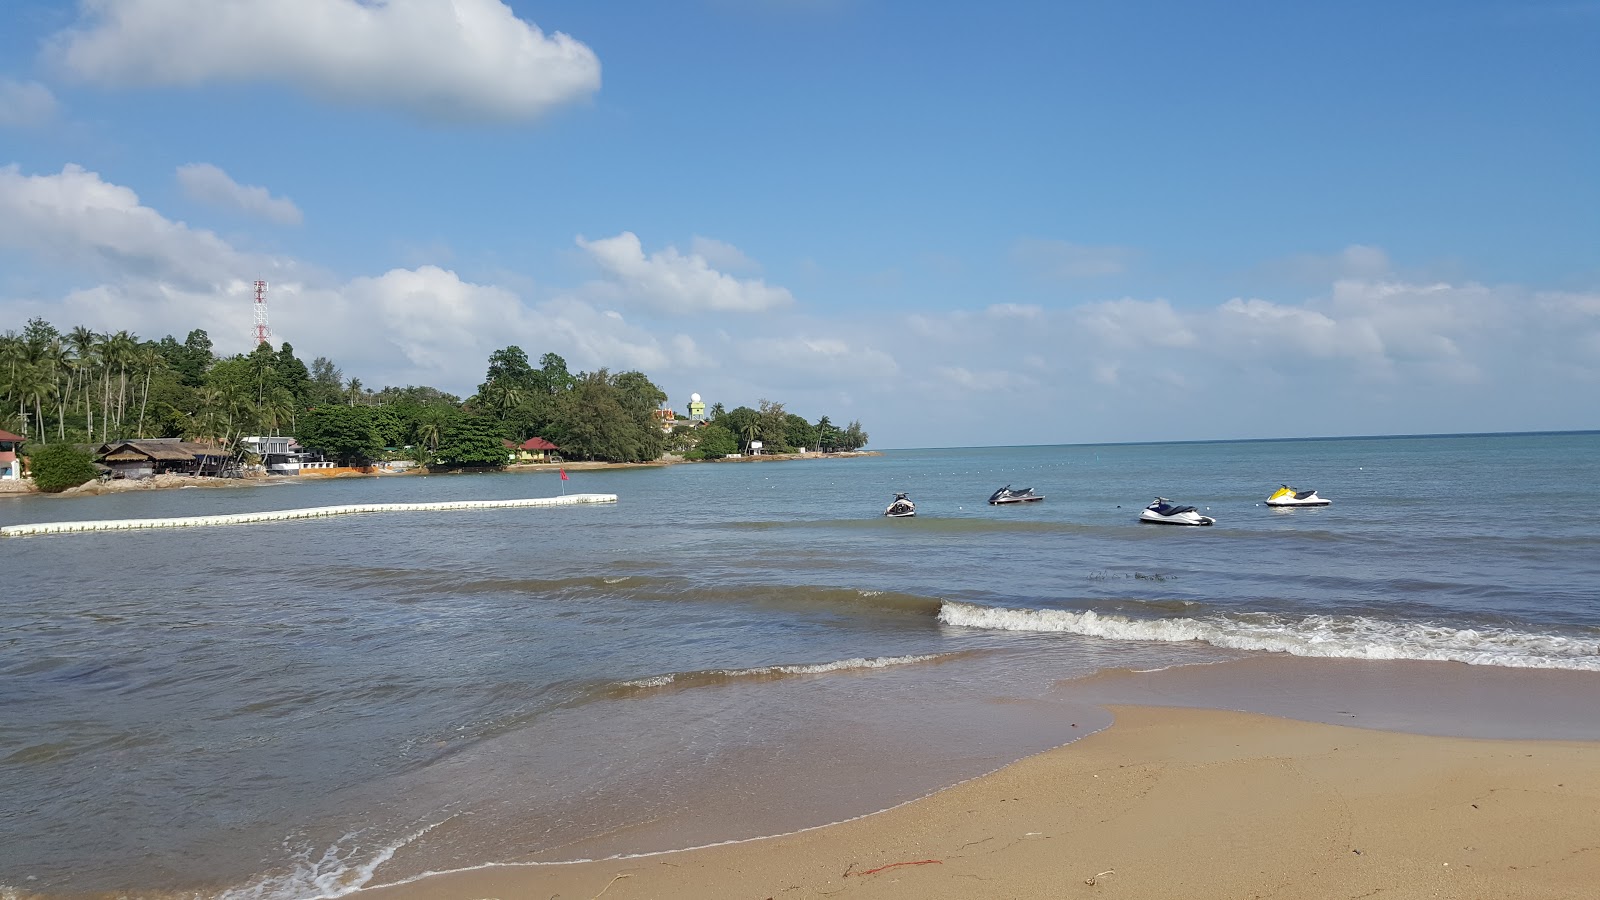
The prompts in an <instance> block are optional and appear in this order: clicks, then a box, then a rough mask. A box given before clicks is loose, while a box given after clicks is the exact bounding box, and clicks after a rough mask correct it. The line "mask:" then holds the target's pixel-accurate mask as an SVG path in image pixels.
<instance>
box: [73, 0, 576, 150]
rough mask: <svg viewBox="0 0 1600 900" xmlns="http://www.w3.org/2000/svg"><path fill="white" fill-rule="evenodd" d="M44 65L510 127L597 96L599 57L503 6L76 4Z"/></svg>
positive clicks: (429, 2)
mask: <svg viewBox="0 0 1600 900" xmlns="http://www.w3.org/2000/svg"><path fill="white" fill-rule="evenodd" d="M81 6H82V21H81V22H80V24H79V25H78V26H77V27H75V28H71V29H68V30H66V31H63V32H61V33H59V34H57V35H55V36H54V38H53V39H52V40H51V41H50V42H49V44H48V46H47V49H46V56H47V58H48V59H49V60H50V61H51V62H53V63H54V64H56V65H57V66H59V67H60V68H61V69H62V70H63V71H65V72H66V73H67V74H69V75H71V76H73V77H76V78H78V79H80V80H82V81H84V82H87V83H89V84H94V85H99V86H101V87H108V88H123V87H192V86H197V85H204V84H210V83H214V82H236V83H241V82H252V83H275V84H286V85H291V86H293V87H296V88H299V89H300V90H303V91H305V92H306V93H308V94H310V95H312V96H315V97H319V98H322V99H325V100H328V101H332V102H335V103H341V104H347V105H371V106H378V107H383V108H388V109H393V110H399V111H402V112H406V113H409V114H412V115H415V116H418V117H421V118H424V119H430V120H442V121H467V122H518V121H527V120H531V119H535V118H538V117H539V116H541V115H544V114H545V113H547V112H549V111H550V110H552V109H554V108H556V107H558V106H562V105H564V104H567V103H572V102H574V101H577V100H581V99H583V98H586V97H588V96H590V95H592V94H593V93H594V92H595V91H597V90H599V88H600V61H599V59H598V58H597V57H596V56H595V54H594V51H593V50H591V49H589V48H588V47H587V46H585V45H584V44H583V43H581V42H579V41H577V40H575V39H574V38H572V37H569V36H568V35H565V34H562V33H560V32H556V33H554V34H550V35H546V34H545V33H544V32H543V31H541V30H540V29H539V28H538V27H537V26H535V25H533V24H532V23H530V22H526V21H523V20H521V19H519V18H517V16H516V14H515V13H514V12H513V11H512V10H511V8H510V7H508V6H507V5H506V4H505V3H504V2H502V0H370V2H359V0H227V2H220V0H81Z"/></svg>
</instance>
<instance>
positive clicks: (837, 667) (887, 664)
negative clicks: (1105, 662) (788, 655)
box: [606, 653, 968, 698]
mask: <svg viewBox="0 0 1600 900" xmlns="http://www.w3.org/2000/svg"><path fill="white" fill-rule="evenodd" d="M966 655H968V654H967V653H930V654H925V655H921V656H876V657H859V656H858V657H855V658H852V659H841V660H836V661H834V662H825V663H796V664H790V665H776V666H757V667H754V668H749V669H705V670H701V671H696V672H669V673H667V674H665V675H653V676H651V677H649V678H639V679H635V680H633V681H624V682H621V683H620V684H616V685H612V686H611V688H610V689H609V690H608V691H607V692H606V695H607V696H608V697H611V698H621V697H627V696H634V695H638V694H644V693H650V692H654V691H658V690H662V689H682V688H692V687H707V686H710V685H717V684H728V683H730V682H735V681H773V680H777V679H780V678H791V677H794V676H798V675H826V674H829V673H831V672H847V671H859V670H869V669H888V668H892V667H894V666H909V665H915V664H917V663H925V662H939V661H944V660H950V659H955V658H957V657H960V656H966Z"/></svg>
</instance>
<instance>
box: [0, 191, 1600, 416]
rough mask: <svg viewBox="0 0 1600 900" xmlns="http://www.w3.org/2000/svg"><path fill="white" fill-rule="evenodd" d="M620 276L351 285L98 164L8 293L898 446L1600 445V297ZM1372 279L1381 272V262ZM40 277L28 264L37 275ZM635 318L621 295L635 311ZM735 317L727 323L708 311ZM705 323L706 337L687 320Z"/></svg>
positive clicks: (683, 269) (681, 262) (6, 303)
mask: <svg viewBox="0 0 1600 900" xmlns="http://www.w3.org/2000/svg"><path fill="white" fill-rule="evenodd" d="M578 245H579V247H581V248H583V249H584V250H585V251H587V252H588V253H589V255H590V258H591V259H592V260H593V262H594V263H595V265H596V266H598V267H599V268H600V269H601V271H602V272H604V273H605V274H606V275H607V278H606V279H605V280H604V281H602V282H599V283H598V284H595V283H591V284H586V285H580V286H577V287H573V288H569V289H561V288H556V289H553V290H551V291H547V292H546V293H545V294H544V295H542V296H538V297H531V296H527V295H526V293H525V292H522V291H518V290H514V289H512V288H509V287H507V286H505V285H503V284H494V283H485V282H484V281H482V280H481V279H473V278H470V277H464V276H463V275H462V274H460V273H457V272H455V271H452V270H450V269H447V268H444V267H441V266H438V265H428V264H420V265H417V266H415V267H411V268H393V269H389V270H388V271H384V272H381V273H378V274H360V273H357V274H354V275H332V274H328V273H326V272H323V271H321V270H320V269H319V268H317V267H316V266H314V265H311V264H308V263H306V262H304V261H300V260H296V259H290V258H282V257H276V256H271V255H268V254H264V253H259V252H254V251H251V250H249V249H247V248H240V247H236V246H234V245H233V244H231V243H229V242H228V241H227V240H224V239H223V238H221V237H219V236H218V235H217V234H215V233H213V232H211V231H209V230H206V229H203V228H197V227H193V226H190V225H188V224H186V223H183V222H178V221H175V220H172V219H170V218H168V217H166V216H164V215H163V214H161V213H160V212H158V211H157V210H155V209H153V208H151V207H149V206H146V205H144V203H143V202H141V200H140V198H139V196H138V195H137V194H136V193H135V192H134V191H133V190H132V189H130V188H128V187H125V186H122V185H118V184H115V183H112V182H109V181H107V180H105V179H103V178H102V177H101V176H99V175H98V174H96V173H93V172H89V171H87V170H85V169H83V168H81V167H79V166H72V165H69V166H66V167H65V168H63V169H62V170H61V171H60V172H56V173H48V174H40V175H31V174H26V173H24V172H22V171H21V169H20V168H19V167H18V166H16V165H11V166H6V167H0V257H5V256H8V255H18V256H20V258H21V259H22V260H23V261H24V266H23V267H22V268H23V269H26V270H29V272H30V277H32V276H31V272H32V271H34V270H37V271H41V272H47V273H53V274H52V275H51V276H50V277H53V278H54V280H55V281H57V282H60V283H62V284H63V285H64V286H63V287H62V288H61V289H60V290H59V291H55V292H53V293H52V292H49V291H32V290H30V291H29V293H28V294H27V295H26V296H21V295H14V296H6V295H5V294H4V293H3V292H4V291H5V290H7V289H6V288H5V287H4V286H3V285H0V318H3V319H4V320H5V321H8V322H12V323H14V324H13V326H11V327H16V325H20V323H22V322H23V321H25V320H26V319H27V318H28V317H30V316H33V315H42V316H44V317H45V318H47V319H49V320H50V321H52V322H54V323H56V324H58V325H61V326H70V325H76V324H86V325H89V326H90V327H92V328H95V329H96V330H102V331H104V330H116V329H123V328H126V329H129V330H131V331H134V332H136V333H138V334H141V335H144V336H146V337H154V336H159V335H161V334H165V333H177V332H184V331H187V330H188V329H190V328H196V327H198V328H204V329H206V330H207V331H209V332H210V333H211V334H212V336H213V339H214V340H215V341H216V345H217V348H218V350H219V351H220V352H223V353H233V352H240V351H243V350H247V349H248V348H249V346H250V324H251V304H250V281H251V280H253V279H254V278H255V277H263V278H265V279H266V280H268V281H269V282H271V285H272V288H271V293H270V294H269V304H270V306H271V309H272V321H273V327H274V331H275V333H276V334H277V335H278V337H279V339H280V340H289V341H291V342H293V343H294V344H295V345H296V348H297V349H298V350H299V351H300V352H301V353H302V354H304V355H307V356H329V357H331V358H333V359H335V360H336V361H338V362H339V364H340V365H341V366H343V367H344V368H345V370H346V371H347V372H350V373H351V374H359V375H360V377H361V378H362V380H363V381H365V382H366V383H368V384H371V385H374V386H377V385H382V384H432V385H434V386H436V387H439V388H442V389H444V390H449V391H452V392H456V393H467V392H470V391H471V390H472V388H473V386H475V385H476V384H477V383H478V381H480V380H481V378H482V374H483V371H482V369H483V365H484V360H485V359H486V358H487V356H488V354H489V353H490V352H491V351H492V350H494V349H497V348H499V347H504V346H506V345H507V344H513V343H514V344H518V345H520V346H522V347H524V348H525V349H527V350H528V351H529V352H530V353H542V352H546V351H553V352H556V353H560V354H562V355H563V356H565V357H567V359H568V361H569V363H570V364H571V365H572V366H573V367H574V368H575V369H594V368H599V367H602V366H605V367H610V368H612V369H626V368H638V369H641V370H643V371H645V372H647V373H649V374H650V375H651V376H652V377H653V378H655V379H656V380H657V381H658V383H659V384H661V385H662V386H663V387H664V388H665V389H667V391H668V392H669V394H671V395H672V397H673V401H674V404H675V405H678V406H681V404H682V402H683V398H684V397H685V396H686V395H687V393H688V391H690V390H696V391H699V392H700V393H702V394H704V395H706V396H707V397H708V399H710V400H711V401H717V400H721V401H724V402H728V403H730V404H732V405H738V404H741V403H753V402H754V401H755V400H757V399H759V398H761V397H769V398H772V399H777V400H781V401H784V402H785V403H786V404H787V405H788V406H789V408H791V409H793V410H795V411H796V412H800V413H802V414H806V415H808V416H814V415H820V414H821V413H822V412H826V413H828V414H829V415H831V416H834V417H835V418H836V419H839V418H856V417H860V418H861V419H862V420H863V422H864V423H865V424H866V425H867V426H868V428H869V430H870V431H872V432H873V434H874V437H875V438H876V440H877V441H878V442H879V443H880V445H882V446H948V445H950V444H951V443H974V442H977V443H997V444H1003V443H1047V442H1081V441H1108V440H1158V439H1168V440H1176V439H1197V438H1227V437H1273V436H1295V435H1319V434H1372V433H1418V432H1433V431H1480V430H1507V429H1519V428H1529V429H1532V428H1580V427H1595V425H1596V424H1600V423H1596V422H1595V420H1594V412H1593V408H1592V407H1593V404H1592V403H1585V402H1583V398H1586V397H1588V396H1590V395H1591V394H1593V393H1595V392H1597V391H1600V294H1597V293H1593V292H1574V291H1541V290H1534V289H1530V288H1526V287H1523V286H1519V285H1487V284H1480V283H1476V282H1450V281H1424V280H1420V279H1412V280H1408V279H1403V278H1399V277H1396V276H1393V275H1387V276H1383V277H1343V278H1339V279H1338V280H1336V281H1333V282H1332V283H1331V284H1327V285H1325V286H1324V288H1323V289H1322V290H1321V291H1320V292H1318V293H1316V294H1314V295H1312V296H1309V297H1303V298H1290V299H1280V298H1267V297H1259V296H1238V297H1233V298H1229V299H1227V300H1225V301H1221V302H1215V303H1210V304H1200V305H1196V304H1183V303H1180V302H1175V301H1172V300H1168V299H1166V298H1159V297H1158V298H1139V297H1118V298H1110V299H1104V300H1098V301H1094V302H1088V303H1076V304H1061V305H1050V304H1018V303H1007V302H999V303H988V304H984V305H977V306H974V307H973V308H971V309H960V310H954V311H943V312H929V311H923V312H919V313H914V314H906V313H903V312H898V311H896V312H881V313H880V312H875V311H874V310H872V309H871V308H870V307H865V306H861V307H856V308H854V309H848V310H845V311H842V312H837V313H831V314H827V315H817V314H815V313H812V314H808V315H801V314H799V313H797V312H795V311H794V310H792V309H790V308H789V307H790V306H791V305H792V300H793V298H792V297H790V295H789V294H788V292H787V291H785V290H783V289H782V288H776V287H772V286H769V285H766V284H765V283H763V282H761V281H759V280H756V279H740V278H735V277H733V276H731V275H729V274H727V273H725V272H722V271H718V270H717V269H716V268H714V267H712V266H711V264H710V263H709V262H708V261H707V260H706V259H705V258H704V257H703V256H701V255H699V254H694V253H690V254H687V255H685V254H681V253H679V252H677V251H676V250H673V249H671V248H668V249H667V250H664V251H660V252H657V253H653V254H649V255H646V254H645V253H644V250H643V248H642V247H641V245H640V242H639V239H638V237H637V236H636V235H634V234H633V233H631V232H623V233H621V234H619V235H617V236H615V237H611V238H603V239H600V240H595V241H587V240H584V239H582V238H579V239H578ZM1361 256H1362V261H1363V264H1371V263H1372V262H1373V260H1375V259H1376V256H1374V255H1372V254H1361ZM14 271H16V270H14ZM611 301H621V305H622V307H623V308H624V309H626V310H627V314H626V315H624V314H623V313H622V312H619V311H617V309H616V308H615V307H614V306H613V304H612V303H611ZM730 311H743V312H750V311H761V312H763V313H764V314H763V315H755V316H727V315H724V316H721V317H718V318H717V319H716V320H715V322H714V327H707V325H706V323H707V321H708V319H707V318H705V317H704V316H705V314H710V313H715V312H730ZM686 313H699V314H702V318H699V319H696V320H695V321H696V322H697V323H698V324H697V326H696V327H697V328H698V330H694V329H686V328H685V327H684V325H683V321H684V320H683V319H682V316H683V315H685V314H686Z"/></svg>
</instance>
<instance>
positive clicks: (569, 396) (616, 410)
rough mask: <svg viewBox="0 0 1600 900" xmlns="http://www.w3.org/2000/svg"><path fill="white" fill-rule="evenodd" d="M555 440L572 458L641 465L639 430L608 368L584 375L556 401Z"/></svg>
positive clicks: (641, 454)
mask: <svg viewBox="0 0 1600 900" xmlns="http://www.w3.org/2000/svg"><path fill="white" fill-rule="evenodd" d="M552 430H553V431H554V434H553V435H552V436H551V439H552V441H553V442H554V443H555V444H556V445H558V446H560V447H561V450H562V452H563V453H564V454H566V455H567V456H568V457H569V458H576V459H598V460H607V461H610V462H640V461H642V456H643V451H642V448H641V447H640V443H639V438H640V434H639V430H638V428H637V427H636V426H635V425H634V423H633V422H632V421H630V418H629V416H628V411H627V410H626V409H624V408H623V406H622V402H621V400H620V399H619V398H618V396H617V391H616V389H615V388H613V387H612V385H611V379H610V377H609V376H608V375H607V373H606V371H605V370H604V369H601V370H600V371H598V372H594V373H590V374H586V375H583V376H581V377H579V378H578V379H577V383H576V384H575V385H574V387H573V389H572V390H570V391H567V392H566V393H565V394H562V395H561V396H560V397H559V398H558V399H557V401H556V419H555V422H554V423H553V424H552Z"/></svg>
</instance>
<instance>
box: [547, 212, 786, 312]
mask: <svg viewBox="0 0 1600 900" xmlns="http://www.w3.org/2000/svg"><path fill="white" fill-rule="evenodd" d="M577 243H578V246H579V247H581V248H583V249H584V250H586V251H588V253H589V257H590V259H591V260H593V262H594V263H595V265H597V266H599V267H600V271H601V272H603V273H604V274H605V276H606V278H607V281H605V282H603V283H599V284H596V285H595V286H594V288H595V289H596V290H597V291H598V292H600V293H601V294H603V295H606V296H611V297H615V298H616V299H618V300H620V301H622V302H625V303H634V304H638V305H640V306H642V307H645V308H648V309H652V310H655V311H657V312H663V313H671V314H677V315H685V314H690V313H701V312H764V311H767V310H774V309H779V308H781V307H785V306H789V305H790V304H792V303H794V296H793V295H791V294H790V293H789V291H788V290H787V289H785V288H781V287H770V286H768V285H767V283H766V282H765V281H762V280H761V279H759V278H745V279H740V278H735V277H733V276H732V275H729V274H727V273H725V272H720V271H718V270H716V269H714V268H712V267H711V263H710V262H709V261H708V260H707V259H706V257H705V256H703V255H701V254H700V253H689V254H688V255H684V254H681V253H679V252H678V250H677V248H675V247H668V248H667V249H665V250H660V251H657V252H655V253H652V254H650V255H649V256H646V255H645V253H644V247H643V245H642V244H641V243H640V242H639V236H638V235H636V234H634V233H633V232H631V231H624V232H623V233H621V234H619V235H617V236H616V237H609V238H600V239H599V240H593V241H590V240H585V239H584V238H582V237H579V238H578V239H577ZM717 243H718V244H719V245H720V247H719V249H720V252H721V253H722V255H723V256H724V257H726V256H727V255H728V254H729V252H730V251H731V252H732V253H738V249H737V248H735V247H733V246H732V245H729V244H722V243H721V242H720V241H719V242H717ZM739 256H740V257H741V258H742V257H743V254H739Z"/></svg>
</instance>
